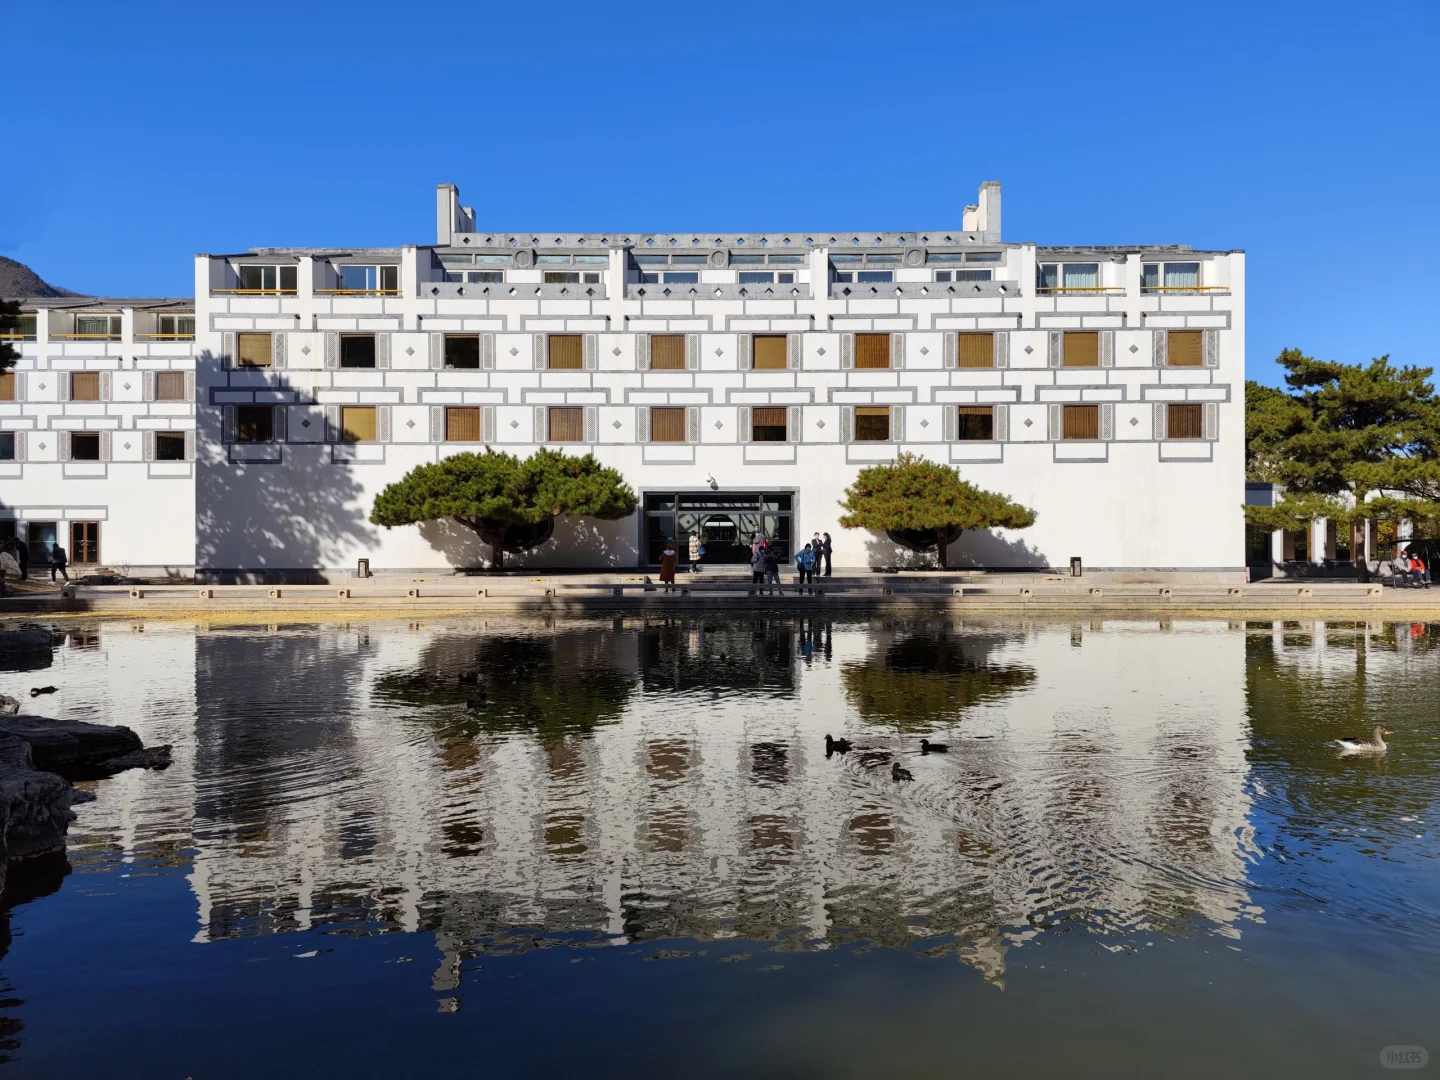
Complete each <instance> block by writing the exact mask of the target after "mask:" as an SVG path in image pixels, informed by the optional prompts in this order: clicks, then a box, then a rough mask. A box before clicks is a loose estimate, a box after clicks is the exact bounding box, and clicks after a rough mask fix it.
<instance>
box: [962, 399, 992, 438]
mask: <svg viewBox="0 0 1440 1080" xmlns="http://www.w3.org/2000/svg"><path fill="white" fill-rule="evenodd" d="M956 420H957V423H956V425H955V438H956V439H958V440H959V441H960V442H990V441H991V440H992V439H994V438H995V407H994V406H993V405H960V406H958V416H957V417H956Z"/></svg>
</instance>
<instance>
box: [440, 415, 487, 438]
mask: <svg viewBox="0 0 1440 1080" xmlns="http://www.w3.org/2000/svg"><path fill="white" fill-rule="evenodd" d="M445 441H446V442H479V441H480V410H479V409H477V408H453V409H446V410H445Z"/></svg>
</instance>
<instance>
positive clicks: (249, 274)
mask: <svg viewBox="0 0 1440 1080" xmlns="http://www.w3.org/2000/svg"><path fill="white" fill-rule="evenodd" d="M240 288H241V289H243V290H244V291H245V292H274V291H275V267H273V266H242V267H240Z"/></svg>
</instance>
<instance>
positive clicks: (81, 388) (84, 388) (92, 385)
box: [70, 371, 100, 401]
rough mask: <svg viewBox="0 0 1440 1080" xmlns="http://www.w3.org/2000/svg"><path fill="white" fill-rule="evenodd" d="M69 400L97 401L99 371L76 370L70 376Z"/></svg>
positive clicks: (98, 395) (98, 396) (98, 398)
mask: <svg viewBox="0 0 1440 1080" xmlns="http://www.w3.org/2000/svg"><path fill="white" fill-rule="evenodd" d="M70 400H71V401H99V400H100V373H99V372H98V371H76V372H74V373H72V374H71V376H70Z"/></svg>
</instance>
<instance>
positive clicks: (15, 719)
mask: <svg viewBox="0 0 1440 1080" xmlns="http://www.w3.org/2000/svg"><path fill="white" fill-rule="evenodd" d="M0 735H13V736H15V737H16V738H18V739H23V740H24V741H25V742H26V743H28V744H29V746H30V752H31V755H32V757H33V767H34V768H37V769H51V770H54V771H55V772H58V773H60V774H61V775H63V776H71V777H82V776H83V777H89V776H97V775H98V776H105V775H108V770H107V769H106V768H105V763H106V762H107V761H111V760H112V759H115V758H118V757H121V756H122V755H125V754H129V753H131V752H133V751H136V750H142V749H144V747H143V746H142V744H141V742H140V736H139V735H136V734H135V732H133V731H131V730H130V729H129V728H128V727H121V726H119V725H111V724H88V723H86V722H85V721H83V720H55V719H52V718H51V717H47V716H25V715H20V716H0Z"/></svg>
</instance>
